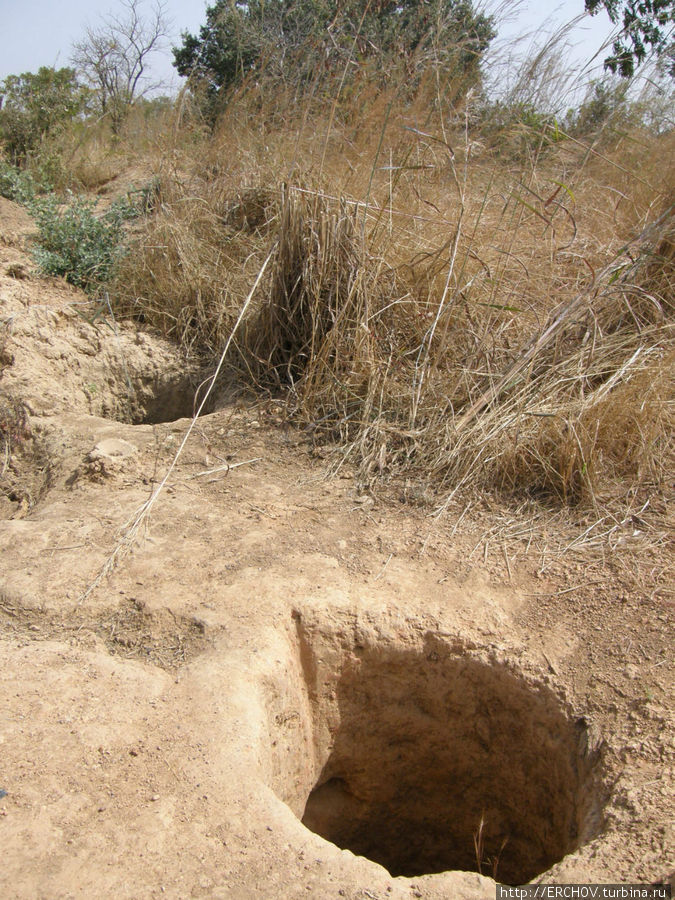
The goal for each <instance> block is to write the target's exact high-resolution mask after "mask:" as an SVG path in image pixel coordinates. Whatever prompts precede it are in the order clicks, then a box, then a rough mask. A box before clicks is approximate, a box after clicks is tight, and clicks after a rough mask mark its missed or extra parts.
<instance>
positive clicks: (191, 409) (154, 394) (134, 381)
mask: <svg viewBox="0 0 675 900" xmlns="http://www.w3.org/2000/svg"><path fill="white" fill-rule="evenodd" d="M202 382H203V379H202V378H201V377H198V376H195V375H194V374H183V373H180V372H176V373H173V372H164V373H162V374H161V375H155V376H154V377H152V378H145V377H136V378H130V379H129V380H128V381H127V382H125V383H123V384H121V385H119V390H118V391H117V392H116V393H117V396H118V399H117V401H116V402H115V404H114V408H113V409H112V410H110V411H109V413H108V417H109V418H113V419H115V420H116V421H119V422H126V423H128V424H130V425H160V424H162V423H164V422H175V421H176V420H178V419H191V418H192V416H193V415H194V413H195V412H196V410H197V408H198V407H199V403H200V402H201V398H202V397H203V395H204V391H205V390H206V388H207V387H208V385H204V386H203V387H201V389H200V390H199V393H198V394H197V396H196V399H195V395H196V392H197V390H198V388H199V386H200V384H201V383H202ZM212 411H213V401H212V400H211V398H209V400H207V402H206V404H205V407H204V409H203V410H202V412H203V413H209V412H212Z"/></svg>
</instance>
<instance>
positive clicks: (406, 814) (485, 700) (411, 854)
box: [302, 636, 601, 885]
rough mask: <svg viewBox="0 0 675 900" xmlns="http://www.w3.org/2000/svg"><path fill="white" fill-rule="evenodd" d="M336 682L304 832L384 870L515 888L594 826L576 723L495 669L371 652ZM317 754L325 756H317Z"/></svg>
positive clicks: (538, 690) (539, 693) (436, 643)
mask: <svg viewBox="0 0 675 900" xmlns="http://www.w3.org/2000/svg"><path fill="white" fill-rule="evenodd" d="M359 656H360V658H354V657H352V660H351V661H348V662H347V663H346V665H345V666H344V668H343V670H342V672H341V674H340V676H339V679H338V681H337V684H336V703H337V707H338V708H339V727H338V728H337V731H336V733H335V734H334V743H333V744H332V747H330V748H329V749H328V751H327V752H328V758H327V761H326V762H325V765H323V769H322V771H321V774H320V776H319V778H318V779H317V781H316V784H315V786H314V789H313V790H312V791H311V793H310V795H309V797H308V799H307V803H306V806H305V811H304V815H303V817H302V821H303V823H304V824H305V825H306V826H307V828H309V829H311V830H312V831H314V832H316V833H317V834H320V835H321V836H322V837H324V838H326V839H327V840H329V841H331V842H332V843H334V844H336V845H337V846H338V847H341V848H343V849H349V850H351V851H352V852H353V853H355V854H358V855H360V856H365V857H367V858H368V859H371V860H373V861H375V862H377V863H379V864H380V865H382V866H384V867H385V868H386V869H388V871H389V872H390V873H391V874H392V875H393V876H397V875H404V876H408V877H413V876H420V875H424V874H432V873H438V872H445V871H448V870H464V871H478V872H481V873H482V874H483V875H488V876H491V877H493V878H495V880H498V881H501V882H503V883H505V884H511V885H517V884H524V883H526V882H528V881H530V880H532V879H533V878H535V877H536V876H537V875H539V874H541V873H542V872H545V871H546V870H547V869H549V868H550V867H551V866H552V865H554V864H555V863H556V862H558V861H559V860H560V859H562V858H563V857H564V856H565V855H567V854H568V853H570V852H572V851H573V850H575V849H577V848H578V847H579V846H580V845H581V844H582V843H584V842H585V841H586V840H588V839H589V838H590V837H591V836H592V835H593V834H594V833H595V832H596V831H597V830H598V827H599V818H600V816H601V803H600V801H599V799H598V794H597V792H596V791H595V790H594V788H593V785H594V779H593V771H594V768H595V767H596V764H597V755H596V754H594V753H591V752H589V751H588V749H587V742H586V740H585V730H586V723H585V721H584V720H578V719H574V718H570V717H568V716H567V715H566V713H565V712H564V711H563V709H562V707H561V705H560V703H559V701H558V700H557V698H556V696H555V695H554V694H553V692H552V691H551V690H550V689H549V688H547V687H546V686H545V685H542V684H537V683H534V682H532V681H531V680H528V679H526V678H525V677H524V676H523V675H522V674H520V673H519V672H518V671H517V670H516V669H515V668H511V667H509V666H507V665H505V664H503V663H497V662H494V663H487V662H486V661H485V660H483V659H478V658H474V657H472V656H470V655H469V654H457V652H453V651H451V650H450V649H449V648H448V647H447V646H446V645H445V644H444V643H443V642H442V641H441V640H440V639H438V638H435V637H432V636H429V638H428V640H427V646H426V648H425V650H424V652H422V653H420V652H418V651H414V650H411V649H396V648H392V647H371V648H367V649H364V650H363V651H362V652H360V654H359ZM324 758H325V757H324Z"/></svg>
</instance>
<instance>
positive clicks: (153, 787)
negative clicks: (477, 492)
mask: <svg viewBox="0 0 675 900" xmlns="http://www.w3.org/2000/svg"><path fill="white" fill-rule="evenodd" d="M1 202H2V206H1V207H0V232H1V234H0V315H1V316H2V328H3V332H2V336H1V337H0V353H1V354H2V355H1V361H0V364H1V366H2V370H1V373H0V408H1V410H2V415H3V423H4V424H3V436H4V437H3V441H4V444H5V447H4V450H3V453H4V463H3V476H2V477H3V482H2V486H3V498H2V500H1V501H0V502H1V503H2V506H1V507H0V535H1V537H0V546H1V547H2V563H1V565H2V568H1V570H0V654H1V656H2V665H1V669H0V672H1V675H0V678H1V681H2V708H3V715H2V720H1V724H0V744H1V748H0V749H1V754H0V789H2V791H3V792H6V793H3V796H2V799H1V800H0V836H1V839H2V843H3V848H4V853H3V865H2V872H1V874H0V884H1V885H2V895H3V897H8V898H9V897H17V898H34V897H45V898H47V897H48V898H57V897H64V898H65V897H87V898H92V897H112V896H114V897H119V898H124V897H128V898H139V897H160V896H162V897H174V898H183V897H213V898H219V897H223V898H250V897H261V898H268V897H284V898H286V897H287V898H300V897H316V898H332V897H334V898H336V900H338V898H341V897H347V898H354V900H356V898H359V900H361V898H379V900H384V898H389V897H391V898H409V897H423V898H447V897H458V898H462V897H465V898H467V900H468V898H479V897H486V898H487V897H493V896H494V883H493V881H492V880H491V877H490V876H493V875H494V876H496V877H497V879H499V880H503V881H505V882H507V883H523V882H525V881H528V880H530V879H532V878H540V879H541V880H544V881H554V880H557V881H622V880H623V881H656V880H661V879H664V878H666V877H668V876H669V874H670V873H672V871H673V869H674V868H675V858H674V841H673V831H672V828H673V826H672V812H671V811H672V808H673V804H674V800H675V796H674V793H675V792H674V789H673V761H674V759H675V746H674V742H673V728H672V725H673V711H672V710H673V707H672V686H673V670H672V631H671V629H672V617H673V604H672V603H670V602H669V599H670V596H669V595H668V594H667V593H665V592H663V591H659V590H653V589H652V590H640V589H638V588H637V587H636V585H635V583H634V582H630V581H627V580H626V579H624V578H623V577H622V575H621V572H622V571H623V569H622V568H621V567H620V566H618V567H614V566H613V565H612V562H611V560H610V561H609V562H604V563H602V565H600V564H598V563H597V560H596V559H595V558H594V559H593V560H592V561H591V560H590V558H589V560H588V563H586V562H585V560H584V557H583V554H581V555H579V554H576V555H573V554H567V555H565V556H562V557H561V558H559V559H557V560H554V561H551V559H547V560H545V559H543V558H542V553H541V551H540V550H538V549H536V547H535V545H534V544H532V543H531V542H529V537H528V530H527V528H526V527H525V526H523V529H522V532H523V533H522V537H520V538H518V537H517V534H518V529H517V528H515V529H514V528H511V534H512V535H516V537H515V538H513V539H510V540H509V541H508V542H506V541H501V540H499V539H494V537H493V538H491V539H490V540H488V538H487V537H486V535H494V531H493V527H492V526H493V524H494V520H495V516H496V515H501V514H502V513H503V511H500V510H496V509H495V508H491V507H489V506H488V505H487V504H480V503H477V504H475V505H474V506H473V507H472V508H471V510H470V512H469V513H468V514H464V510H463V509H462V508H461V507H458V508H457V510H455V509H454V508H452V509H448V511H447V514H446V515H444V516H442V517H440V518H437V517H433V516H430V515H429V510H428V508H427V507H425V506H423V505H415V503H414V502H411V501H412V500H414V490H412V489H411V490H408V489H407V488H406V487H405V486H401V487H400V488H396V489H394V490H393V491H392V492H390V495H389V496H388V497H386V498H383V497H379V496H378V497H376V496H373V495H371V494H370V493H368V492H367V491H366V492H362V491H360V490H359V489H358V485H357V483H356V481H355V480H354V478H353V477H352V476H351V474H350V473H349V472H347V471H342V472H341V473H340V475H339V476H337V477H333V478H330V479H328V478H326V463H325V460H324V459H322V458H321V457H322V456H323V455H324V451H323V450H321V449H319V448H316V447H314V446H313V445H312V441H311V435H308V434H305V433H301V432H297V431H294V430H292V429H288V428H287V427H285V426H284V424H283V421H282V417H281V416H280V415H279V414H278V411H277V409H276V407H275V406H274V404H273V403H270V404H268V405H267V406H257V407H253V406H251V405H250V404H247V403H246V402H245V401H243V400H242V401H240V402H238V403H232V402H230V403H226V402H225V401H224V400H223V401H221V402H220V403H219V404H216V407H215V411H213V412H211V413H210V414H208V415H206V416H204V417H203V418H202V419H200V420H199V421H198V423H197V426H196V427H195V429H194V431H193V433H192V435H191V437H190V440H189V441H188V443H187V445H186V447H185V449H184V451H183V452H182V454H181V456H180V458H179V461H178V463H177V465H176V467H175V469H174V470H173V472H172V474H171V476H170V478H169V480H168V483H167V485H166V487H165V488H164V490H163V491H162V493H161V494H160V496H159V498H158V500H157V502H156V503H155V504H154V506H153V508H152V511H151V513H150V515H149V517H148V518H147V520H146V521H145V523H144V526H143V528H142V530H141V533H140V534H139V536H138V539H137V540H136V541H135V543H134V545H133V547H131V549H130V552H128V553H126V554H123V555H122V554H121V555H119V558H118V559H117V564H116V566H115V567H114V568H113V570H112V573H111V574H109V575H106V576H104V577H100V576H101V572H102V570H103V568H104V567H105V565H106V563H107V562H108V561H109V560H110V558H111V555H112V554H113V553H114V552H115V550H116V549H118V548H119V547H120V546H121V541H122V540H123V538H124V535H125V534H126V533H127V532H126V531H125V526H126V525H127V524H128V523H129V522H130V521H132V520H133V518H134V516H135V514H136V512H137V511H138V509H139V508H140V507H141V505H142V504H143V503H144V502H146V501H147V500H148V498H149V497H150V496H151V494H152V492H153V490H154V489H155V488H156V486H157V484H158V483H159V481H161V479H162V478H163V477H164V475H165V474H166V472H167V470H168V467H169V464H170V463H171V461H172V459H173V458H174V456H175V454H176V451H177V449H178V447H179V445H180V442H181V441H182V438H183V436H184V434H185V431H186V429H187V427H188V425H189V419H187V418H179V417H185V416H189V415H190V414H191V406H192V394H193V390H194V387H195V385H196V384H197V383H198V382H199V380H200V378H201V376H202V374H203V373H200V372H199V371H198V369H197V367H196V366H191V365H190V364H189V362H186V361H185V360H183V359H181V358H180V356H179V355H178V353H177V352H176V351H175V350H174V349H173V348H172V347H171V346H170V345H168V344H166V343H164V342H161V341H159V340H157V339H156V338H154V337H152V336H151V335H148V334H144V333H143V332H142V331H140V330H139V329H138V328H136V327H134V326H132V325H129V324H126V325H122V324H115V323H113V324H111V323H110V322H109V321H107V322H106V321H91V316H90V312H89V308H88V307H87V306H86V304H85V303H84V300H85V298H84V297H83V296H82V295H81V294H79V293H78V292H76V291H74V290H71V289H70V288H68V287H66V286H64V285H63V284H62V283H59V282H56V281H53V280H45V279H39V278H38V277H37V276H35V275H34V274H33V272H32V268H31V264H30V261H29V258H28V257H27V255H26V252H25V241H26V234H27V233H28V232H29V230H30V222H29V221H28V219H27V217H25V216H24V214H23V213H22V211H21V210H20V209H19V208H18V207H16V206H14V205H12V204H9V203H7V202H6V201H1ZM617 552H620V551H617ZM626 552H629V551H628V550H627V551H626ZM591 563H592V564H591ZM666 564H667V560H666V561H664V560H663V559H657V560H655V561H654V566H655V567H656V566H661V568H662V569H663V567H664V565H666ZM303 822H304V824H303ZM322 835H323V837H322ZM366 857H367V858H366ZM453 870H454V871H453ZM458 870H469V871H467V872H465V873H464V874H462V873H461V872H460V871H458ZM479 870H480V871H481V872H482V875H479V874H478V871H479Z"/></svg>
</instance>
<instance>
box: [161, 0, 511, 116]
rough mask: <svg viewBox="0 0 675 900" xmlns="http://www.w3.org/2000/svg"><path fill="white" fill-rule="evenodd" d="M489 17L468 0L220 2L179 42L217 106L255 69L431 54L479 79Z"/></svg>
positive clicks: (189, 68)
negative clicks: (196, 32)
mask: <svg viewBox="0 0 675 900" xmlns="http://www.w3.org/2000/svg"><path fill="white" fill-rule="evenodd" d="M495 33H496V32H495V30H494V28H493V21H492V19H491V18H490V17H488V16H485V15H482V14H480V13H477V12H476V11H475V9H474V7H473V4H472V3H471V2H470V0H429V2H426V3H424V2H420V0H371V2H369V3H365V4H364V3H363V2H362V0H293V2H289V0H246V2H242V0H216V2H215V4H214V5H213V6H210V7H208V8H207V10H206V24H205V25H203V26H202V27H201V29H200V31H199V35H198V36H197V35H193V34H188V33H183V35H182V45H181V46H180V47H174V49H173V54H174V66H175V67H176V69H177V70H178V72H179V74H180V75H183V76H189V77H191V78H192V79H193V84H195V83H196V84H198V85H200V86H201V88H202V89H203V90H204V91H205V93H206V96H207V100H208V102H210V103H211V107H212V109H213V107H214V106H215V105H216V104H215V101H216V100H217V98H218V96H219V95H220V94H221V93H222V91H223V90H227V88H229V87H231V86H233V85H236V84H238V83H240V82H241V81H242V80H243V79H244V78H245V77H246V76H247V75H248V74H249V73H252V72H255V73H256V77H258V78H262V77H271V78H272V79H276V80H281V81H284V82H289V81H290V82H295V83H297V82H299V81H303V80H307V79H309V78H314V77H316V76H317V75H318V74H319V73H321V72H328V73H330V72H331V71H339V72H342V71H343V70H344V66H345V63H346V62H347V61H348V60H352V61H353V63H356V65H353V66H352V67H351V68H352V71H355V70H357V69H358V64H360V63H364V62H367V61H369V60H375V61H378V62H380V63H381V66H380V71H381V72H385V71H386V70H387V68H388V67H389V66H391V65H399V64H401V63H402V64H404V65H408V66H412V64H413V62H414V60H415V59H417V60H419V59H420V57H422V56H424V55H425V54H427V56H428V58H429V59H431V58H433V59H434V60H435V61H436V62H439V63H441V64H442V65H445V66H446V67H452V68H454V70H456V71H457V72H458V73H461V74H462V75H463V76H469V77H470V76H472V75H473V77H474V79H477V78H478V76H479V73H480V59H481V56H482V54H483V53H484V51H485V50H486V49H487V47H488V45H489V43H490V41H491V40H492V39H493V37H494V36H495Z"/></svg>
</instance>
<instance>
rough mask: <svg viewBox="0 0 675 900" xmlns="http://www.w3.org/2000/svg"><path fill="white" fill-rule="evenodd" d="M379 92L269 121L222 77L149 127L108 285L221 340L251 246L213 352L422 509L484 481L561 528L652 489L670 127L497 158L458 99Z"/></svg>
mask: <svg viewBox="0 0 675 900" xmlns="http://www.w3.org/2000/svg"><path fill="white" fill-rule="evenodd" d="M430 90H431V89H430ZM397 91H398V89H397V88H396V87H395V86H394V87H392V88H391V89H386V90H380V91H379V93H377V95H376V96H373V97H370V101H368V96H367V90H366V87H365V86H361V87H359V92H358V97H357V98H356V99H355V98H354V97H351V98H350V101H349V104H351V105H349V104H347V105H346V104H345V103H338V102H335V103H333V105H332V106H326V107H325V108H324V110H323V113H321V104H317V103H314V102H313V103H311V104H307V105H305V106H303V105H302V104H300V105H298V104H295V105H289V106H287V107H286V108H285V109H286V110H287V111H288V116H286V117H284V115H283V103H282V102H281V101H280V100H279V98H276V103H275V105H274V109H272V105H270V107H269V108H266V107H265V102H264V98H262V99H261V97H260V96H255V97H254V98H253V99H252V98H251V96H250V95H249V94H247V93H246V92H245V91H244V92H243V93H242V95H241V96H240V97H238V98H237V100H236V102H233V103H232V104H231V106H230V108H229V109H228V110H227V112H226V113H225V115H224V117H223V119H222V120H221V123H220V127H219V130H218V132H217V134H215V135H214V136H212V137H205V136H204V135H203V134H201V133H199V132H198V131H195V132H193V134H192V137H191V138H190V140H186V139H185V132H184V131H183V130H181V128H183V126H181V128H176V129H169V132H170V136H169V138H168V139H167V143H166V144H165V146H163V147H158V148H157V153H156V162H155V171H156V174H157V176H158V179H159V184H160V185H161V188H160V191H159V194H158V202H157V204H156V206H155V209H154V212H153V213H152V215H150V216H149V217H148V218H147V219H146V220H145V222H144V223H143V224H142V225H141V226H140V230H139V231H138V233H137V234H136V243H135V246H134V250H133V252H132V254H131V255H130V256H129V257H128V260H127V263H126V265H125V267H124V269H123V271H122V272H121V274H120V280H119V284H118V287H117V291H116V293H117V297H118V304H119V306H120V307H121V308H122V309H123V310H124V311H125V312H127V313H131V314H134V315H137V316H138V317H141V318H142V319H143V320H145V321H148V322H150V323H152V324H153V325H155V326H157V327H159V328H160V329H161V330H162V331H163V332H164V333H166V334H168V335H171V336H172V337H174V338H175V339H176V340H178V341H180V342H181V343H183V344H184V345H186V346H188V347H191V348H194V349H198V350H199V351H200V352H206V353H209V354H211V355H212V356H217V355H218V354H219V353H220V350H221V349H222V347H223V346H224V345H225V343H226V340H227V339H228V337H229V336H230V335H231V332H232V328H233V324H234V322H235V321H236V319H237V317H238V315H239V313H240V311H241V307H242V303H243V301H244V298H245V297H247V296H248V293H249V290H250V286H251V284H252V283H253V281H254V279H255V277H256V274H257V273H258V272H259V271H260V267H261V263H262V261H263V260H264V259H265V258H266V257H267V255H268V253H269V252H270V250H271V249H272V250H273V255H272V261H271V263H270V266H269V268H268V270H267V272H266V274H265V280H264V281H263V283H262V286H261V289H260V290H258V292H257V294H256V298H255V300H254V301H253V303H252V304H251V308H250V310H249V311H248V312H247V315H246V317H245V319H244V322H243V327H242V329H241V330H240V333H239V334H238V336H237V338H236V339H235V340H234V341H233V342H232V352H231V353H230V355H229V359H228V363H229V365H230V367H231V370H232V371H233V372H236V374H237V376H238V377H239V378H243V379H245V380H246V381H248V383H249V384H252V385H254V386H255V387H256V388H258V389H262V390H264V391H266V392H273V393H275V394H277V395H279V394H281V395H282V396H283V397H285V399H286V402H287V409H288V415H289V417H291V418H292V419H294V420H295V421H296V422H298V423H300V424H302V425H303V426H305V427H307V428H309V429H310V430H311V431H312V432H313V434H314V435H315V437H316V439H317V440H326V441H330V442H332V443H333V444H337V445H338V446H339V451H338V453H337V455H336V457H335V465H336V466H339V465H341V464H342V462H343V461H344V460H347V459H349V460H351V461H353V462H355V463H357V464H358V466H359V468H360V479H361V483H362V484H364V485H370V486H371V487H372V486H373V485H374V484H375V482H376V481H378V480H381V479H383V478H387V477H390V476H405V477H406V478H408V479H413V480H416V481H417V482H419V483H420V485H422V486H424V485H431V486H433V487H434V489H435V492H436V496H437V497H439V498H440V504H441V507H443V506H444V505H445V504H446V503H447V502H449V499H450V498H451V497H453V496H455V495H456V494H457V493H458V492H460V491H463V490H465V489H468V488H470V489H471V490H474V491H475V490H480V491H484V492H492V493H495V492H496V493H498V494H500V495H501V496H502V497H507V498H510V501H509V502H513V503H515V504H516V505H518V504H521V503H522V502H523V501H524V500H527V501H532V502H536V503H538V504H541V505H543V506H544V507H547V508H550V509H554V510H555V509H561V508H565V509H572V510H576V511H577V513H578V521H579V522H580V523H581V522H582V521H585V519H584V517H585V516H587V515H589V514H590V515H591V516H593V517H595V519H594V521H596V522H600V521H604V517H606V516H610V517H613V520H615V521H619V522H620V521H623V520H624V519H625V517H626V516H627V515H632V514H637V511H639V510H641V511H642V512H644V510H645V508H647V507H649V508H650V509H660V508H661V506H662V505H663V503H664V502H665V498H666V496H667V491H668V479H669V477H672V463H673V442H672V434H673V428H672V426H673V399H674V397H673V381H672V374H671V373H672V363H673V358H674V353H675V349H674V343H673V311H674V310H673V288H674V287H675V269H674V262H673V234H674V232H673V207H672V204H673V198H674V197H675V184H673V182H672V170H669V169H668V168H667V167H664V165H663V160H664V159H666V158H668V157H670V158H672V155H673V151H674V147H673V145H674V143H675V138H674V136H673V134H672V133H671V134H665V135H661V136H655V135H650V134H647V133H642V132H640V133H638V132H635V131H633V132H631V133H630V134H625V135H622V136H617V137H616V139H615V140H614V141H611V142H610V141H607V140H606V139H605V140H604V141H603V143H602V150H601V151H600V150H599V149H598V146H599V145H596V144H593V143H588V144H585V143H584V142H582V141H579V140H572V139H568V140H563V141H553V142H551V141H549V140H543V137H544V135H543V133H541V134H538V133H530V134H527V135H526V138H527V140H526V141H525V142H524V144H523V142H522V140H521V139H522V137H523V135H522V134H519V136H518V140H519V147H520V150H519V152H518V153H514V152H512V149H513V148H511V149H510V151H509V153H507V154H501V153H500V151H499V147H498V146H497V147H495V146H494V142H492V141H490V140H488V139H487V138H486V136H485V134H484V133H483V132H482V131H481V129H480V125H479V124H476V118H475V117H474V114H473V110H472V106H471V99H470V98H469V100H467V101H466V102H464V101H462V102H461V103H460V102H457V103H455V104H454V105H453V104H448V103H440V102H438V103H436V102H434V97H433V92H432V93H431V94H430V92H429V91H427V92H426V93H425V94H424V97H423V102H422V101H420V102H418V103H417V104H415V103H408V104H407V105H404V104H402V103H400V102H399V96H400V95H399V94H398V93H397ZM451 93H452V92H448V91H446V92H445V93H444V95H443V96H445V97H447V96H448V95H449V94H451ZM430 96H431V99H430ZM438 97H440V93H438V96H437V98H436V99H438ZM357 101H358V102H357ZM354 103H357V105H359V109H360V110H361V114H360V115H359V116H357V115H356V114H354V109H355V107H354V105H353V104H354ZM366 109H367V110H368V114H367V115H366V114H365V112H364V111H365V110H366ZM350 111H351V113H350ZM280 120H282V123H281V124H280ZM177 140H180V144H179V145H178V144H177V143H176V141H177ZM523 146H524V147H525V149H524V150H523V149H522V148H523ZM669 179H670V180H669ZM645 504H646V505H647V506H645Z"/></svg>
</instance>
